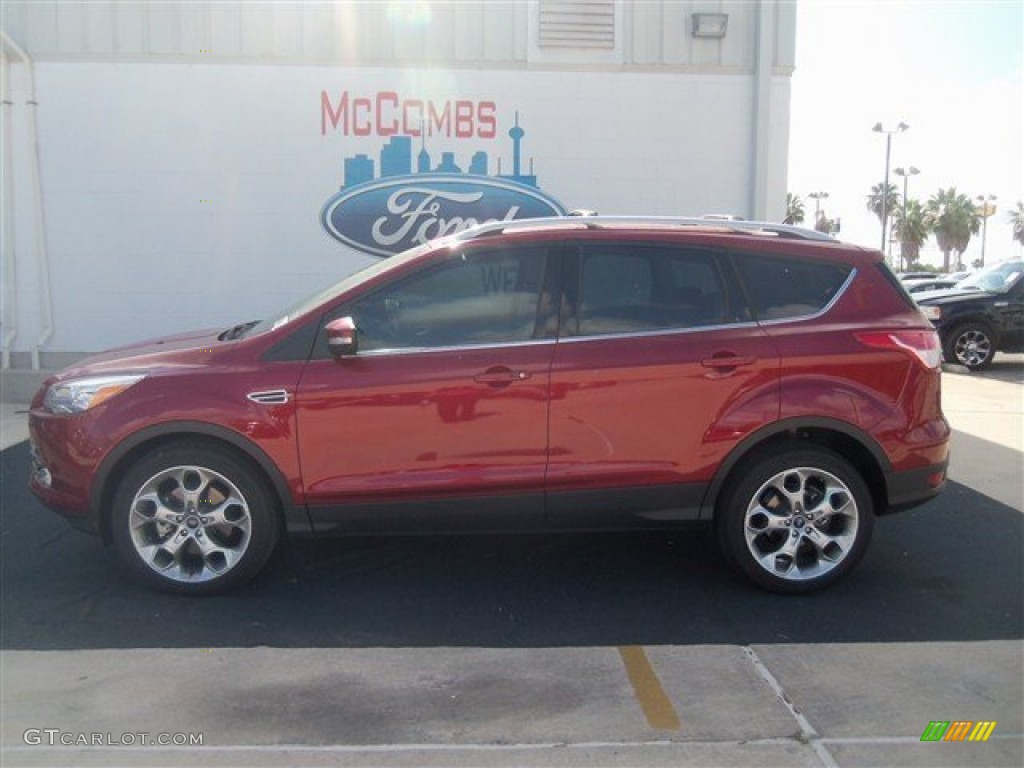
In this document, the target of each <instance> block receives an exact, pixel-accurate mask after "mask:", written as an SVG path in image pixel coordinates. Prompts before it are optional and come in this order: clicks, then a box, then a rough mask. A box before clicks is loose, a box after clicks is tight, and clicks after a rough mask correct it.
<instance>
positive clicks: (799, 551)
mask: <svg viewBox="0 0 1024 768" xmlns="http://www.w3.org/2000/svg"><path fill="white" fill-rule="evenodd" d="M732 477H733V478H735V486H734V487H733V488H731V489H730V490H729V491H728V492H727V493H726V494H725V495H724V497H723V500H722V503H721V504H720V505H719V507H718V511H717V514H716V517H715V527H716V529H717V532H718V540H719V544H720V546H721V547H722V549H723V551H724V554H725V555H726V557H727V558H728V560H729V561H730V562H732V564H733V565H734V566H735V567H736V568H738V569H739V570H740V571H741V572H742V573H743V574H744V575H746V576H747V577H748V578H750V579H751V580H753V581H754V582H755V583H756V584H758V585H759V586H761V587H763V588H765V589H767V590H770V591H772V592H781V593H788V594H793V593H802V592H811V591H814V590H816V589H821V588H822V587H825V586H827V585H829V584H831V583H832V582H834V581H836V580H837V579H839V578H841V577H842V576H843V575H844V574H845V573H847V572H848V571H849V570H850V569H851V568H853V567H854V566H855V565H856V564H857V562H858V561H859V560H860V559H861V557H862V556H863V555H864V551H865V550H866V549H867V546H868V542H869V541H870V540H871V531H872V528H873V527H874V518H875V513H874V505H873V502H872V499H871V493H870V491H869V490H868V487H867V484H866V483H865V482H864V479H863V478H862V477H861V475H860V473H859V472H858V471H857V470H856V469H855V468H854V467H853V466H852V465H851V464H850V463H849V462H848V461H846V460H845V459H844V458H842V457H841V456H839V455H838V454H836V453H834V452H832V451H830V450H828V449H826V448H821V447H817V446H813V447H811V446H796V445H793V446H789V447H782V448H778V447H776V448H775V449H773V450H771V451H765V452H762V453H759V454H758V455H755V456H754V457H752V458H751V459H750V460H748V461H746V462H744V463H743V464H742V465H741V466H740V467H739V468H738V469H737V470H736V471H735V472H734V473H733V475H732Z"/></svg>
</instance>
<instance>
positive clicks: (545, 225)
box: [455, 216, 837, 243]
mask: <svg viewBox="0 0 1024 768" xmlns="http://www.w3.org/2000/svg"><path fill="white" fill-rule="evenodd" d="M645 225H646V226H663V227H665V228H670V227H692V228H694V229H703V230H708V231H713V232H736V233H745V234H761V235H774V236H776V237H784V238H790V239H794V240H816V241H823V242H832V243H834V242H837V241H836V239H835V238H834V237H832V236H831V235H827V234H825V233H823V232H818V231H816V230H813V229H804V228H803V227H794V226H792V225H790V224H777V223H775V222H771V221H726V220H717V219H699V218H689V217H678V216H550V217H545V218H538V219H512V220H511V221H494V222H490V223H486V224H479V225H477V226H475V227H471V228H470V229H466V230H464V231H462V232H460V233H458V234H457V235H455V239H456V240H475V239H476V238H479V237H487V236H490V235H498V234H504V233H506V232H516V231H523V230H536V229H614V228H615V227H623V226H645Z"/></svg>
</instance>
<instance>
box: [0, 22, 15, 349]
mask: <svg viewBox="0 0 1024 768" xmlns="http://www.w3.org/2000/svg"><path fill="white" fill-rule="evenodd" d="M6 38H7V35H6V34H4V39H5V40H6ZM10 69H11V65H10V61H9V60H8V58H7V49H6V47H4V48H3V49H0V70H2V72H3V75H2V77H3V82H2V85H0V88H2V90H3V94H2V97H0V98H2V99H3V126H2V129H0V130H2V131H3V161H2V163H3V167H2V169H0V173H2V174H3V198H4V199H3V225H2V226H3V242H2V247H3V262H4V278H3V279H4V293H3V301H4V311H3V320H2V322H3V329H4V332H3V339H2V345H0V368H10V367H11V349H12V348H13V347H14V340H15V339H17V338H18V267H17V264H16V262H15V256H14V194H13V193H14V184H13V182H12V180H11V176H12V167H11V161H12V160H13V158H14V150H13V143H12V139H11V130H12V127H11V124H12V118H13V116H14V114H13V113H14V100H13V98H12V97H11V71H10Z"/></svg>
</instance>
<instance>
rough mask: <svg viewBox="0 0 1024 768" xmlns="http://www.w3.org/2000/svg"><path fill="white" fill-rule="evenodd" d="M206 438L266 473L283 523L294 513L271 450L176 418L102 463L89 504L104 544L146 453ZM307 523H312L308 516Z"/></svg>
mask: <svg viewBox="0 0 1024 768" xmlns="http://www.w3.org/2000/svg"><path fill="white" fill-rule="evenodd" d="M197 439H198V440H203V441H207V442H209V443H212V444H217V445H220V446H222V447H226V448H228V450H230V451H232V452H234V453H235V454H237V455H239V456H241V457H242V458H243V459H245V460H246V461H248V462H249V463H250V464H252V465H253V466H254V467H255V469H256V470H257V471H258V472H260V474H262V475H263V477H264V478H265V479H266V480H267V482H268V483H269V485H270V487H271V489H272V490H273V492H274V495H275V497H276V501H277V502H278V504H279V507H280V509H281V512H282V518H283V519H282V522H283V523H284V522H287V521H288V520H289V518H290V517H292V516H293V514H292V510H293V508H294V506H295V505H294V504H293V503H292V501H291V493H290V491H289V489H288V483H287V481H286V479H285V477H284V476H283V475H282V474H281V471H280V469H278V467H277V465H276V464H275V463H274V461H273V460H272V459H271V458H270V456H268V455H267V453H266V452H265V451H264V450H263V449H262V448H260V446H258V445H256V444H255V443H254V442H252V441H251V440H249V439H248V438H246V437H244V436H243V435H240V434H238V433H237V432H232V431H231V430H229V429H225V428H224V427H220V426H217V425H216V424H209V423H206V422H201V421H176V422H167V423H164V424H157V425H153V426H151V427H146V428H145V429H141V430H139V431H138V432H135V433H133V434H131V435H130V436H128V437H126V438H125V439H124V440H122V441H121V442H120V443H118V444H117V445H116V446H115V447H114V448H113V449H112V450H111V451H110V452H109V453H108V454H107V455H106V457H105V458H104V459H103V461H102V462H101V463H100V466H99V469H98V470H97V472H96V480H95V482H94V483H93V485H92V489H91V491H90V494H89V504H90V507H91V509H92V510H93V511H94V514H95V515H96V521H97V527H98V529H99V532H100V536H102V538H103V541H104V543H107V544H109V543H110V541H111V530H110V520H111V511H112V509H111V508H112V504H113V499H114V494H115V492H116V490H117V484H118V481H119V480H120V478H121V477H123V475H124V472H125V471H126V470H127V469H128V467H130V466H131V465H132V464H133V463H134V462H135V461H137V460H138V459H139V458H140V457H141V456H143V455H144V454H145V453H147V452H149V451H152V450H154V449H156V448H158V447H159V446H162V445H168V444H171V443H174V442H178V441H182V440H197ZM302 516H303V517H304V520H303V523H304V524H305V525H308V524H309V523H308V518H306V517H305V512H303V513H302Z"/></svg>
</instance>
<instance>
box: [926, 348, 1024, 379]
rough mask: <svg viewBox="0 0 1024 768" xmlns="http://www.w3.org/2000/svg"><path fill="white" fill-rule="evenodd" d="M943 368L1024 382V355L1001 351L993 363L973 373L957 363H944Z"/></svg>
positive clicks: (956, 372)
mask: <svg viewBox="0 0 1024 768" xmlns="http://www.w3.org/2000/svg"><path fill="white" fill-rule="evenodd" d="M942 370H943V371H945V372H946V373H955V374H957V375H960V376H968V377H970V376H976V377H979V378H984V379H994V380H995V381H1005V382H1007V383H1009V384H1024V355H1021V354H1019V353H1015V354H1002V353H999V354H997V355H996V356H995V359H994V360H993V361H992V365H991V366H989V367H988V368H986V369H985V370H983V371H977V372H975V373H971V372H970V371H969V370H967V368H965V367H964V366H962V365H956V364H955V363H943V365H942Z"/></svg>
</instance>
